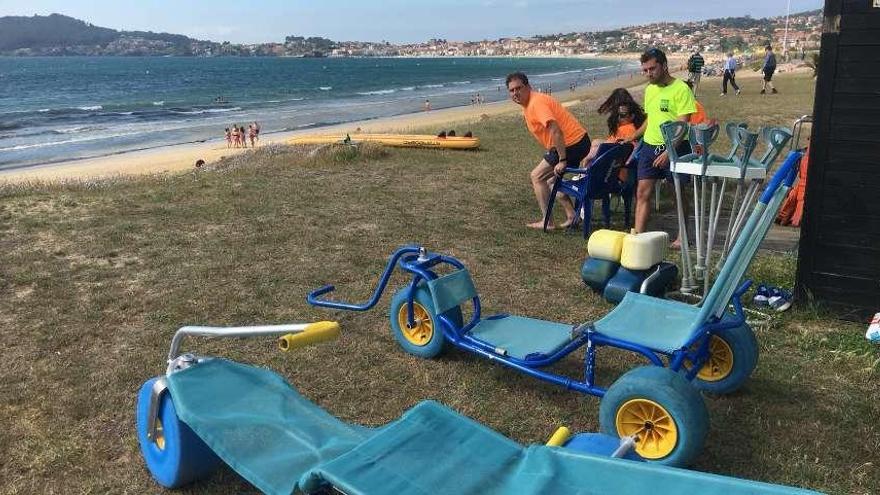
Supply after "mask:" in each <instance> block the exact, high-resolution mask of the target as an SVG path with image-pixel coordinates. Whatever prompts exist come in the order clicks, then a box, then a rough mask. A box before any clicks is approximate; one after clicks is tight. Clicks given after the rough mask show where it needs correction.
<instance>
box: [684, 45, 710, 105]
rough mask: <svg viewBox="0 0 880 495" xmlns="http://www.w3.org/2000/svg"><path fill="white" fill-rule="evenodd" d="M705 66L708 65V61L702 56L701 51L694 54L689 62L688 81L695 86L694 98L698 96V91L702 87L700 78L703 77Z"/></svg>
mask: <svg viewBox="0 0 880 495" xmlns="http://www.w3.org/2000/svg"><path fill="white" fill-rule="evenodd" d="M704 65H706V61H705V60H704V59H703V56H702V55H700V51H699V50H696V51H694V54H693V55H691V58H689V59H688V61H687V67H688V74H689V75H688V81H690V82H691V83H692V84H693V90H694V96H697V89H699V87H700V77H702V75H703V66H704Z"/></svg>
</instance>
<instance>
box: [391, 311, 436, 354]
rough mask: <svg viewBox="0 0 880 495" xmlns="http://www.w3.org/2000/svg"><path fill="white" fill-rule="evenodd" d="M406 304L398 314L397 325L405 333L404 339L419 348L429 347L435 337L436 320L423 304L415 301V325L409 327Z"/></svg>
mask: <svg viewBox="0 0 880 495" xmlns="http://www.w3.org/2000/svg"><path fill="white" fill-rule="evenodd" d="M406 306H407V305H406V302H404V303H403V305H402V306H401V307H400V310H399V311H398V312H397V324H398V326H400V330H401V332H402V333H403V337H404V338H405V339H406V340H407V342H409V343H410V344H412V345H417V346H419V347H421V346H425V345H428V342H430V341H431V338H432V337H434V320H432V319H431V314H430V313H428V310H427V309H425V307H424V306H422V305H421V304H419V303H417V302H415V301H413V320H414V322H415V324H414V325H413V326H412V327H407V324H406V323H407V321H406Z"/></svg>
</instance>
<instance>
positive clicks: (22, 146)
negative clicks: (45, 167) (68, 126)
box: [0, 132, 140, 151]
mask: <svg viewBox="0 0 880 495" xmlns="http://www.w3.org/2000/svg"><path fill="white" fill-rule="evenodd" d="M133 134H140V133H139V132H122V133H118V134H108V135H104V136H90V137H83V138H79V139H65V140H64V141H49V142H47V143H34V144H19V145H16V146H9V147H7V148H0V151H18V150H26V149H33V148H46V147H49V146H59V145H62V144H71V143H81V142H84V141H97V140H99V139H112V138H115V137H123V136H131V135H133Z"/></svg>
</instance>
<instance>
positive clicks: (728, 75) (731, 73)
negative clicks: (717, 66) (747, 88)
mask: <svg viewBox="0 0 880 495" xmlns="http://www.w3.org/2000/svg"><path fill="white" fill-rule="evenodd" d="M727 81H730V85H731V86H733V89H734V91H736V94H739V86H737V85H736V59H735V58H733V53H728V54H727V60H725V61H724V77H723V79H722V81H721V96H727Z"/></svg>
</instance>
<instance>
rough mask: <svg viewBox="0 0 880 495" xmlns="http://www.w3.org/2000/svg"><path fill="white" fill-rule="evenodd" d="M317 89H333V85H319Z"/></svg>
mask: <svg viewBox="0 0 880 495" xmlns="http://www.w3.org/2000/svg"><path fill="white" fill-rule="evenodd" d="M318 89H320V90H321V91H330V90H331V89H333V86H319V87H318Z"/></svg>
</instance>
